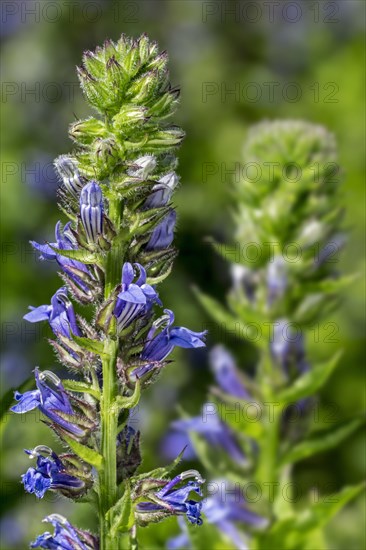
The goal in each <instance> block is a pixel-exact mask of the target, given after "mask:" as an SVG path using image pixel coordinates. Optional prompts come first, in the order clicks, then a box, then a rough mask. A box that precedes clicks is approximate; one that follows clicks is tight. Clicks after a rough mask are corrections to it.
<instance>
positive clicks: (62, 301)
mask: <svg viewBox="0 0 366 550" xmlns="http://www.w3.org/2000/svg"><path fill="white" fill-rule="evenodd" d="M29 309H31V311H30V313H27V314H26V315H24V317H23V319H25V320H26V321H29V322H30V323H38V322H39V321H48V322H49V324H50V326H51V328H52V330H53V332H54V334H55V335H56V336H57V335H58V334H61V335H63V336H66V337H67V338H70V339H71V337H72V336H71V333H73V334H75V335H76V336H80V334H81V333H80V330H79V328H78V326H77V324H76V317H75V312H74V308H73V306H72V303H71V302H70V300H69V299H68V297H67V288H66V287H61V288H59V289H58V290H57V292H56V293H55V294H54V295H53V296H52V298H51V305H49V306H47V305H44V306H39V307H33V306H29Z"/></svg>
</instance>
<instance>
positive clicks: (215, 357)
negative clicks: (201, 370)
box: [210, 345, 251, 399]
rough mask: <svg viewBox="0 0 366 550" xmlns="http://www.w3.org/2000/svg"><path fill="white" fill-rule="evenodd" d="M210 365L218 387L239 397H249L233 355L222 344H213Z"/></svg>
mask: <svg viewBox="0 0 366 550" xmlns="http://www.w3.org/2000/svg"><path fill="white" fill-rule="evenodd" d="M210 366H211V370H212V371H213V373H214V375H215V379H216V382H217V384H218V385H219V386H220V388H221V389H222V390H223V391H224V392H225V393H228V394H229V395H232V396H234V397H238V398H239V399H251V397H250V395H249V393H248V391H247V389H246V388H245V386H244V384H243V382H242V380H241V378H240V373H239V371H238V368H237V366H236V363H235V359H234V357H233V356H232V355H231V353H229V352H228V350H227V349H226V348H225V347H224V346H220V345H218V346H215V347H214V348H213V349H212V350H211V352H210Z"/></svg>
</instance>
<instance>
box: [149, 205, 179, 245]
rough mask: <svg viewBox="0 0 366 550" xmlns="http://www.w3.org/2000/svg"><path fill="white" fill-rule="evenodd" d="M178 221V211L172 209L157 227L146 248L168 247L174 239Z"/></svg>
mask: <svg viewBox="0 0 366 550" xmlns="http://www.w3.org/2000/svg"><path fill="white" fill-rule="evenodd" d="M176 221H177V213H176V211H175V210H171V211H170V212H169V214H168V215H167V216H165V218H164V219H163V220H162V221H161V222H160V223H159V225H158V226H157V227H155V229H154V231H153V232H152V234H151V237H150V239H149V242H148V243H147V245H146V248H145V250H147V251H153V250H164V249H165V248H168V247H169V246H170V245H171V244H172V242H173V239H174V228H175V224H176Z"/></svg>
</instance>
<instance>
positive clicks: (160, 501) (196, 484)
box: [136, 470, 205, 525]
mask: <svg viewBox="0 0 366 550" xmlns="http://www.w3.org/2000/svg"><path fill="white" fill-rule="evenodd" d="M189 477H194V478H195V480H194V481H188V482H187V483H185V484H184V485H182V486H180V487H179V488H178V489H177V488H176V486H177V485H178V484H180V483H181V482H183V481H185V480H186V479H188V478H189ZM204 481H205V480H204V479H202V477H201V476H200V474H199V473H198V472H197V471H196V470H188V471H187V472H183V473H182V474H179V475H177V476H176V477H175V478H174V479H172V480H171V481H169V482H168V483H167V484H166V485H165V487H163V488H162V489H160V490H159V491H157V492H156V493H155V494H154V502H139V503H138V504H137V507H136V511H137V512H138V513H142V514H143V513H153V512H161V511H164V510H166V511H168V512H169V513H171V514H175V515H185V516H186V517H187V519H188V521H189V522H190V523H194V524H197V525H201V524H202V519H201V509H202V502H201V501H196V500H193V499H191V498H190V495H191V494H192V493H196V494H197V495H198V496H200V497H201V496H202V491H201V485H202V483H204Z"/></svg>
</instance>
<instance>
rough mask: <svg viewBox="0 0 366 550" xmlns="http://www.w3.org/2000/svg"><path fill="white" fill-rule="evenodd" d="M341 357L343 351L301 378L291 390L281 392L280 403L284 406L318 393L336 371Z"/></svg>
mask: <svg viewBox="0 0 366 550" xmlns="http://www.w3.org/2000/svg"><path fill="white" fill-rule="evenodd" d="M341 355H342V351H339V352H337V353H336V354H335V355H334V356H333V357H332V358H331V359H330V361H328V362H327V363H322V364H320V365H317V366H315V367H313V368H312V369H311V370H309V371H308V372H306V373H305V374H304V375H302V376H300V377H299V378H298V379H297V380H295V382H294V383H293V384H292V386H291V387H290V388H287V389H285V390H283V391H282V392H280V394H279V395H278V399H279V400H280V402H281V403H283V404H288V403H295V402H296V401H299V399H304V398H305V397H308V396H309V395H313V394H314V393H316V392H317V391H318V390H319V389H320V388H321V387H322V386H323V385H324V384H325V382H326V381H327V380H328V378H329V377H330V376H331V374H332V373H333V371H334V370H335V368H336V366H337V365H338V361H339V358H340V357H341Z"/></svg>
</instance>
